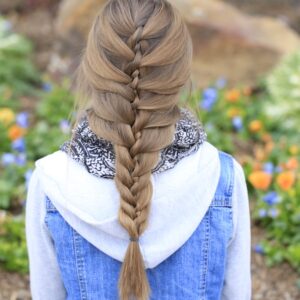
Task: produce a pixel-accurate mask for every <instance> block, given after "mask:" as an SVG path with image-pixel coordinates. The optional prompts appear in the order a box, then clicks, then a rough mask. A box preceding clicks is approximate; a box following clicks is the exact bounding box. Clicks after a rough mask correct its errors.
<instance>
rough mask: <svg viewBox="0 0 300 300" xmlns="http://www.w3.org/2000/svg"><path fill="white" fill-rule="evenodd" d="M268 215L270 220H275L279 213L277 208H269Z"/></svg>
mask: <svg viewBox="0 0 300 300" xmlns="http://www.w3.org/2000/svg"><path fill="white" fill-rule="evenodd" d="M268 215H269V216H270V217H271V218H273V219H274V218H276V217H277V216H278V215H279V211H278V209H277V208H271V209H269V211H268Z"/></svg>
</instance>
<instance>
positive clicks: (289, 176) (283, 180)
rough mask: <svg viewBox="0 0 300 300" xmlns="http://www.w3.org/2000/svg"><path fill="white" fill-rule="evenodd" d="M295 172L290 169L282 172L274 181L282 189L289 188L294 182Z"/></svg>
mask: <svg viewBox="0 0 300 300" xmlns="http://www.w3.org/2000/svg"><path fill="white" fill-rule="evenodd" d="M295 179H296V178H295V174H294V173H293V172H291V171H286V172H282V173H281V174H279V175H278V176H277V179H276V182H277V184H278V185H279V187H280V188H281V189H283V190H284V191H287V190H289V189H290V188H291V187H292V186H293V184H294V182H295Z"/></svg>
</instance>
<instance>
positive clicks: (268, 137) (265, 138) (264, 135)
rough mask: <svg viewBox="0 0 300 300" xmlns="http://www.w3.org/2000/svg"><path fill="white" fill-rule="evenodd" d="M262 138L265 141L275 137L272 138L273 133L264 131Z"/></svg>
mask: <svg viewBox="0 0 300 300" xmlns="http://www.w3.org/2000/svg"><path fill="white" fill-rule="evenodd" d="M261 139H262V140H263V141H264V142H265V143H267V142H271V141H273V138H272V136H271V134H269V133H264V134H263V135H262V137H261Z"/></svg>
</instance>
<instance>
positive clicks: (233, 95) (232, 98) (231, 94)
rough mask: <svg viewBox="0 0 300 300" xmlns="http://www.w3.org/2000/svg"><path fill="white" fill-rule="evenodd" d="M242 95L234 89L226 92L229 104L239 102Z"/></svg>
mask: <svg viewBox="0 0 300 300" xmlns="http://www.w3.org/2000/svg"><path fill="white" fill-rule="evenodd" d="M240 96H241V93H240V91H239V90H237V89H232V90H229V91H227V92H226V94H225V98H226V100H227V101H228V102H232V103H234V102H237V101H238V100H239V99H240Z"/></svg>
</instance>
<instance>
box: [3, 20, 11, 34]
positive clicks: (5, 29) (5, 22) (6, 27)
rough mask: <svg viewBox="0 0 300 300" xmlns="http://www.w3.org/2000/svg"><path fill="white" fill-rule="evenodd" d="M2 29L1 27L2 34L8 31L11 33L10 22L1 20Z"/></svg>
mask: <svg viewBox="0 0 300 300" xmlns="http://www.w3.org/2000/svg"><path fill="white" fill-rule="evenodd" d="M2 27H3V30H4V32H8V31H11V29H12V24H11V22H10V21H7V20H3V21H2Z"/></svg>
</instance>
